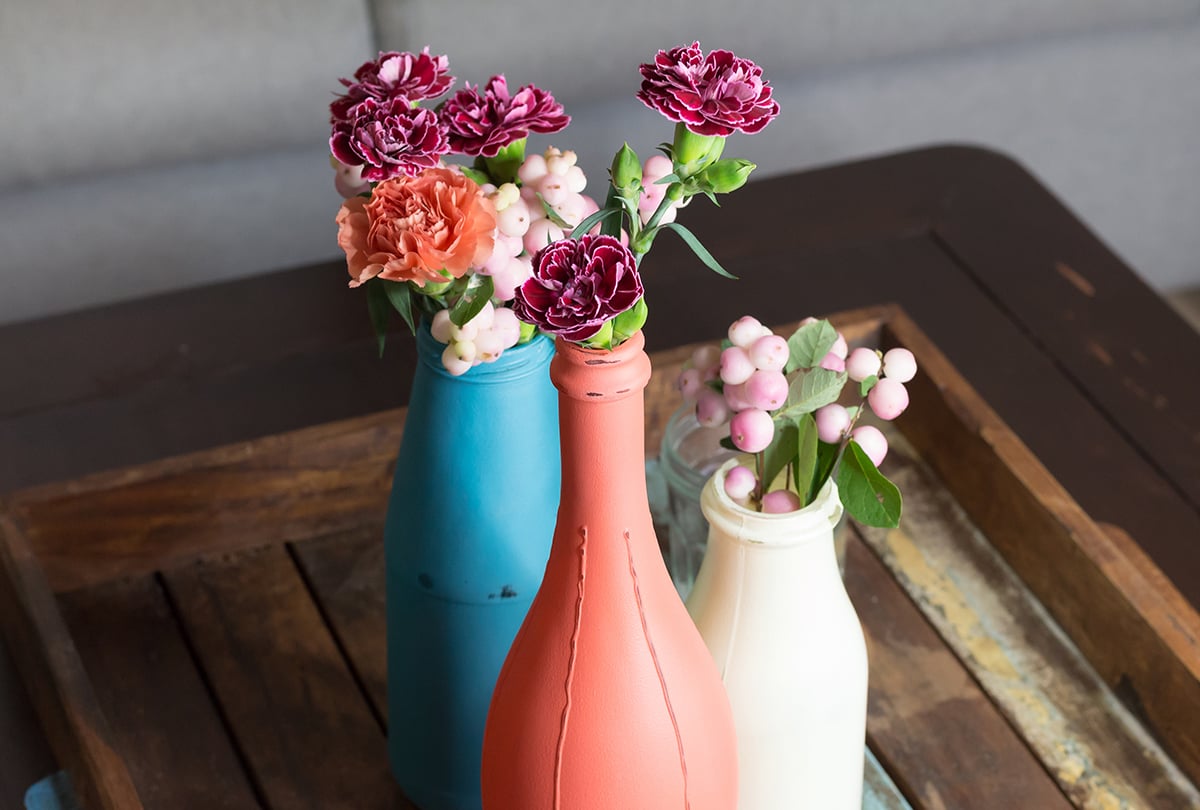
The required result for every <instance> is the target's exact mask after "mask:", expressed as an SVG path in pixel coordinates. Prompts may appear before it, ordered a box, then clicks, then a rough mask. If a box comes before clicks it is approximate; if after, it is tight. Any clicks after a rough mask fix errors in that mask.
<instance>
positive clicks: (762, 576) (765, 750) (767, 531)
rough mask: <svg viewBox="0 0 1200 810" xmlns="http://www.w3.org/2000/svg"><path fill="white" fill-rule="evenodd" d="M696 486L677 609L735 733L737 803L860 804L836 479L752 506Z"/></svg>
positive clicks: (859, 737) (857, 691)
mask: <svg viewBox="0 0 1200 810" xmlns="http://www.w3.org/2000/svg"><path fill="white" fill-rule="evenodd" d="M736 463H737V462H736V460H734V461H729V462H727V463H726V464H724V465H722V466H721V468H720V469H718V470H717V472H716V473H715V474H714V475H713V477H712V478H710V479H709V481H708V483H707V484H705V487H704V490H703V492H702V493H701V496H700V507H701V509H702V510H703V512H704V516H705V518H706V519H707V520H708V523H709V535H708V548H707V551H706V552H705V556H704V562H703V563H702V564H701V566H700V572H699V574H698V575H697V577H696V585H695V588H694V589H693V590H692V593H691V595H690V597H689V598H688V602H687V607H688V612H689V613H690V614H691V616H692V619H693V621H695V623H696V626H697V628H698V629H699V630H700V635H701V636H702V637H703V638H704V641H705V643H706V644H707V645H708V649H709V651H710V652H711V653H712V656H713V658H714V659H715V661H716V663H717V668H718V670H719V671H720V672H721V677H722V680H723V681H724V682H725V689H726V691H727V693H728V694H729V701H730V704H731V706H732V708H733V718H734V726H735V728H736V729H737V737H738V773H739V779H738V783H739V792H738V810H860V808H861V807H862V793H863V743H864V740H865V736H866V722H867V648H866V642H865V640H864V637H863V631H862V625H861V624H860V623H859V620H858V615H857V614H856V613H855V612H854V607H853V606H852V605H851V604H850V597H849V596H848V595H847V594H846V588H845V586H844V585H843V584H842V579H841V576H840V575H839V573H838V564H837V557H836V555H835V553H834V545H833V529H834V526H835V525H836V524H837V522H838V518H839V517H841V514H842V504H841V501H840V500H839V499H838V491H837V484H836V483H834V482H833V481H832V480H831V481H830V482H829V483H827V484H826V485H825V487H824V488H823V489H822V490H821V492H820V493H819V494H818V495H817V497H816V499H815V500H814V501H813V502H812V503H811V504H809V505H808V506H806V507H805V508H803V509H800V510H798V511H796V512H791V513H787V514H762V513H760V512H755V511H752V510H749V509H746V508H744V507H742V506H739V505H738V504H737V503H735V502H734V501H733V500H732V499H731V498H730V497H729V496H728V495H726V494H725V473H726V472H727V471H728V470H729V469H730V468H731V467H732V466H733V465H734V464H736Z"/></svg>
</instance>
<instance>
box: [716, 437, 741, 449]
mask: <svg viewBox="0 0 1200 810" xmlns="http://www.w3.org/2000/svg"><path fill="white" fill-rule="evenodd" d="M718 444H720V445H721V446H722V447H724V448H725V449H726V450H737V445H736V444H734V443H733V439H731V438H729V437H728V436H722V437H721V441H720V442H718Z"/></svg>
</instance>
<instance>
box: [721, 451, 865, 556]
mask: <svg viewBox="0 0 1200 810" xmlns="http://www.w3.org/2000/svg"><path fill="white" fill-rule="evenodd" d="M738 463H739V460H738V459H736V458H734V459H730V460H729V461H727V462H725V463H724V464H722V465H721V466H720V468H718V469H717V471H716V472H715V473H713V475H712V477H711V478H709V479H708V483H707V484H705V485H704V491H703V492H701V494H700V510H701V511H702V512H703V513H704V517H705V519H707V520H708V522H709V524H710V525H711V526H713V527H714V528H717V529H719V530H721V531H723V532H725V533H726V534H727V535H728V536H729V537H731V538H733V539H734V540H736V541H738V542H743V543H748V544H751V545H758V546H762V545H770V546H794V545H798V544H800V543H803V542H806V541H807V540H808V539H809V538H811V537H813V536H820V535H819V533H821V532H824V531H829V532H832V531H833V528H834V527H835V526H836V525H837V522H838V520H839V519H841V516H842V502H841V499H840V498H839V496H838V488H837V484H836V483H835V482H834V481H833V479H832V478H831V479H829V480H828V481H826V482H825V485H824V486H823V487H821V491H820V492H818V493H817V496H816V497H815V498H814V499H813V501H812V503H810V504H808V505H807V506H804V507H802V508H800V509H797V510H796V511H794V512H782V513H765V512H756V511H754V510H753V509H748V508H747V507H745V506H742V505H741V504H739V503H737V502H736V501H735V500H733V498H731V497H729V495H728V493H726V492H725V475H726V473H728V472H729V470H731V469H732V468H733V467H734V466H736V465H737V464H738Z"/></svg>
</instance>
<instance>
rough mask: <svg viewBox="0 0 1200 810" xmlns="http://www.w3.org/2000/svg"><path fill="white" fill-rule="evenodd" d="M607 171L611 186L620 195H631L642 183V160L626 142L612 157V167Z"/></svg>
mask: <svg viewBox="0 0 1200 810" xmlns="http://www.w3.org/2000/svg"><path fill="white" fill-rule="evenodd" d="M609 171H610V172H611V174H612V185H613V188H615V189H616V190H617V192H618V193H619V194H620V195H621V196H622V197H632V196H633V195H634V193H636V192H637V190H638V187H639V186H640V185H641V184H642V161H641V159H640V158H638V155H637V152H635V151H633V150H632V149H630V148H629V144H628V143H626V144H624V145H623V146H622V147H621V149H620V150H619V151H618V152H617V154H616V156H615V157H613V162H612V168H611V169H610V170H609Z"/></svg>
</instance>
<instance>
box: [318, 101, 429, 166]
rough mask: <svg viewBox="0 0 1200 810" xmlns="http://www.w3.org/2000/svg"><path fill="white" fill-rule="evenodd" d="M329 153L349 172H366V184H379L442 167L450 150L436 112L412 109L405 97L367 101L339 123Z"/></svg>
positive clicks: (335, 127) (335, 123) (351, 110)
mask: <svg viewBox="0 0 1200 810" xmlns="http://www.w3.org/2000/svg"><path fill="white" fill-rule="evenodd" d="M329 150H330V151H331V152H333V156H334V157H335V158H337V159H338V160H340V161H341V162H342V163H344V164H346V165H347V166H362V167H363V170H362V176H363V178H364V179H366V180H370V181H372V182H379V181H380V180H387V179H389V178H392V177H399V176H400V175H408V176H409V177H412V176H413V175H416V174H419V173H420V172H421V171H422V170H423V169H429V168H432V167H433V166H436V165H438V161H439V160H440V159H441V157H442V155H444V154H446V153H447V152H448V151H449V150H450V145H449V143H448V142H447V141H446V128H445V127H444V126H443V125H442V122H441V119H439V118H438V116H437V113H435V112H434V111H433V110H426V109H422V108H419V107H413V106H411V105H410V104H409V103H408V101H407V100H405V99H404V98H402V97H396V98H394V99H391V100H390V101H382V102H381V101H376V100H375V99H373V98H368V99H365V100H363V101H360V102H359V103H358V104H355V105H354V106H353V107H351V108H350V109H349V111H348V116H347V118H346V119H344V120H341V121H335V122H334V124H333V135H331V136H330V138H329Z"/></svg>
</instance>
